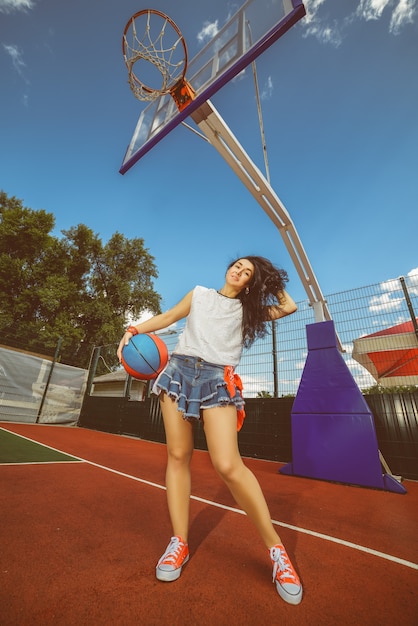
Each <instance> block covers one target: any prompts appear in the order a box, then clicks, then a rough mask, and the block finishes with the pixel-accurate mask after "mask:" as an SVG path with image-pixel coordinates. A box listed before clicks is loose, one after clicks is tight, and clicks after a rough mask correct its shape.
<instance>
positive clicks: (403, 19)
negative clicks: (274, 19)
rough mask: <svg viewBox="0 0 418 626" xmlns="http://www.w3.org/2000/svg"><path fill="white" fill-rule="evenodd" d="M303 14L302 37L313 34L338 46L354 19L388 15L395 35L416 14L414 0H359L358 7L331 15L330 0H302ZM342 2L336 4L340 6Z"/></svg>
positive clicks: (391, 29) (332, 7)
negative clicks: (342, 14)
mask: <svg viewBox="0 0 418 626" xmlns="http://www.w3.org/2000/svg"><path fill="white" fill-rule="evenodd" d="M304 5H305V8H306V17H305V18H304V19H303V20H302V22H301V23H302V26H303V28H304V36H305V37H316V39H318V40H319V41H320V42H321V43H325V44H331V45H334V46H335V47H338V46H339V45H340V44H341V43H342V40H343V37H344V35H345V33H346V31H347V29H348V28H349V27H350V26H351V25H352V24H353V23H354V22H355V21H356V20H361V21H366V22H368V21H370V20H374V21H377V20H380V19H382V18H383V17H388V18H389V26H388V30H389V32H390V33H391V34H393V35H398V34H399V33H400V31H401V30H402V28H404V27H405V26H406V25H407V24H412V23H413V22H414V20H415V18H416V16H417V0H359V1H358V4H357V7H356V8H355V9H354V11H352V12H351V13H348V14H347V15H346V16H341V15H340V16H338V17H333V16H332V15H331V11H332V10H334V11H335V7H336V4H335V2H333V0H304ZM340 7H341V4H339V7H338V8H340Z"/></svg>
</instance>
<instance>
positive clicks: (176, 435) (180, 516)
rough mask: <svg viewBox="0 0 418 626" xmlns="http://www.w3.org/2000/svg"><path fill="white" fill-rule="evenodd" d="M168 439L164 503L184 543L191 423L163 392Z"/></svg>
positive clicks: (191, 437)
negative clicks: (165, 496)
mask: <svg viewBox="0 0 418 626" xmlns="http://www.w3.org/2000/svg"><path fill="white" fill-rule="evenodd" d="M160 404H161V411H162V414H163V420H164V428H165V435H166V440H167V457H168V458H167V469H166V487H167V504H168V511H169V514H170V519H171V525H172V527H173V535H179V536H180V537H181V538H182V539H183V540H184V541H185V542H186V543H187V538H188V533H189V509H190V490H191V476H190V461H191V459H192V455H193V446H194V441H193V425H192V423H191V422H189V421H187V420H184V419H183V417H182V414H181V413H180V412H179V411H177V403H176V402H175V401H174V400H172V399H171V398H169V397H168V396H167V394H165V393H163V394H162V395H161V399H160Z"/></svg>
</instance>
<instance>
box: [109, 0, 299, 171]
mask: <svg viewBox="0 0 418 626" xmlns="http://www.w3.org/2000/svg"><path fill="white" fill-rule="evenodd" d="M291 3H292V6H293V10H291V11H290V12H289V13H288V14H287V15H286V16H284V17H283V18H282V19H281V20H280V21H279V22H278V23H277V24H275V25H274V27H272V28H271V29H270V30H269V31H268V32H267V33H266V34H265V35H264V37H262V38H261V39H259V40H258V42H256V44H255V45H254V46H253V47H251V48H250V49H249V50H248V51H247V52H246V53H245V54H243V55H242V56H241V57H240V58H239V59H238V60H237V61H236V62H235V63H233V64H232V65H231V66H230V67H229V68H228V69H227V70H225V72H223V73H222V74H220V76H219V77H218V78H216V79H215V80H214V81H213V82H212V83H211V84H210V85H209V86H208V87H207V89H205V90H204V91H203V92H202V93H200V94H199V95H198V96H196V98H195V100H193V101H192V102H191V103H190V104H189V105H188V106H187V107H186V108H185V109H184V110H183V111H181V112H180V111H179V112H178V114H177V115H175V117H173V118H172V119H171V120H170V121H169V122H168V123H167V124H166V125H165V126H163V128H161V130H159V131H158V132H156V133H155V134H154V135H153V136H152V137H151V138H150V139H149V140H148V141H146V142H145V143H144V144H143V145H142V146H141V147H140V148H139V149H138V150H137V151H136V152H135V153H134V154H133V155H132V157H130V158H129V159H127V160H124V162H123V164H122V166H121V168H120V170H119V172H120V173H121V174H125V173H126V172H127V171H128V170H130V169H131V167H133V165H135V163H137V162H138V161H139V160H140V159H141V158H142V157H143V156H144V155H145V154H146V153H147V152H149V151H150V150H151V149H152V148H153V147H154V146H155V145H156V144H157V143H158V142H159V141H161V139H163V138H164V137H165V136H166V135H168V133H170V132H171V131H172V130H173V129H174V128H176V126H178V125H179V124H181V122H183V121H184V120H185V119H186V118H187V117H189V115H191V113H193V112H194V111H196V110H197V109H198V108H199V107H200V106H202V105H203V104H204V103H205V102H206V101H207V100H209V98H211V97H212V96H213V95H214V94H215V93H216V92H217V91H219V90H220V89H221V88H222V87H224V86H225V85H226V84H227V83H228V82H229V81H231V80H232V79H233V78H234V77H235V76H237V75H238V74H239V73H240V72H242V70H244V69H245V68H246V67H247V66H248V65H249V64H250V63H252V62H253V61H254V60H255V59H256V58H257V57H258V56H260V54H262V53H263V52H265V50H267V49H268V48H269V47H270V46H271V45H272V44H273V43H274V42H275V41H277V40H278V39H279V38H280V37H282V36H283V35H284V34H285V33H286V32H287V31H288V30H289V29H290V28H291V27H292V26H294V24H296V23H297V22H298V21H299V20H300V19H301V18H302V17H304V16H305V15H306V11H305V7H304V5H303V2H302V0H291ZM186 78H187V76H186ZM192 86H193V85H192ZM128 149H129V148H128Z"/></svg>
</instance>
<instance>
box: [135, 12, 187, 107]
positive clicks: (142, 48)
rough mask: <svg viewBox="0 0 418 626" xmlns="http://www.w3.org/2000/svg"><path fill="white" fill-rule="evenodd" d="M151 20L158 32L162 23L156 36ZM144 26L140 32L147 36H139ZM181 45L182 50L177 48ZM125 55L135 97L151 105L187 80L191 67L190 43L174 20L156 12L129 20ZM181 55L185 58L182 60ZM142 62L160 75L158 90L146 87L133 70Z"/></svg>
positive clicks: (141, 13) (139, 15)
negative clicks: (181, 81) (186, 75)
mask: <svg viewBox="0 0 418 626" xmlns="http://www.w3.org/2000/svg"><path fill="white" fill-rule="evenodd" d="M151 21H152V22H153V25H154V31H155V30H156V29H155V24H156V23H157V22H162V26H161V28H160V29H159V32H158V33H157V34H156V35H155V36H153V35H152V32H151V26H152V24H151ZM144 23H145V24H144ZM140 26H141V31H140V32H141V33H143V34H141V35H138V32H139V27H140ZM158 28H159V27H157V31H158ZM166 29H167V30H168V32H166ZM144 31H145V32H144ZM164 39H165V40H166V41H164ZM179 44H180V48H179V49H177V47H178V45H179ZM123 56H124V59H125V63H126V66H127V68H128V74H129V85H130V88H131V90H132V92H133V94H134V95H135V97H136V98H138V100H144V101H148V102H152V101H154V100H156V99H157V98H158V97H159V96H161V95H163V94H166V93H169V92H170V90H171V89H172V87H173V86H174V85H175V84H176V83H178V81H179V80H181V79H182V78H183V76H184V74H185V71H186V67H187V50H186V44H185V42H184V39H183V36H182V34H181V32H180V31H179V30H178V28H177V27H176V25H175V24H174V22H172V21H171V20H170V18H168V17H167V16H165V15H164V14H162V13H159V12H154V11H152V10H149V11H141V12H140V13H137V14H136V15H134V16H133V17H132V18H131V19H130V20H129V22H128V24H127V26H126V28H125V32H124V34H123ZM179 56H181V57H182V58H180V59H179ZM140 59H142V60H144V61H149V63H151V64H152V65H153V66H154V67H155V68H156V69H157V70H158V71H159V72H160V74H161V78H162V81H161V85H160V86H158V87H157V88H155V87H152V86H150V85H146V84H145V83H143V82H142V81H141V80H140V79H139V78H138V77H137V76H136V75H135V74H134V71H133V67H134V65H135V63H136V62H137V61H139V60H140Z"/></svg>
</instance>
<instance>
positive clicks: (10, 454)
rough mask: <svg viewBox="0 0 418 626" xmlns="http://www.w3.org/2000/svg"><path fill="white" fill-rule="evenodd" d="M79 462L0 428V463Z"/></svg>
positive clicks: (67, 455) (74, 458)
mask: <svg viewBox="0 0 418 626" xmlns="http://www.w3.org/2000/svg"><path fill="white" fill-rule="evenodd" d="M69 461H71V462H75V461H76V462H79V463H80V462H81V461H80V459H78V458H76V457H73V456H70V455H69V454H64V453H63V452H59V451H58V450H54V449H53V448H49V447H48V446H45V445H43V444H41V443H37V442H35V441H31V440H30V439H26V438H25V437H22V436H21V435H16V434H15V433H12V432H10V431H8V430H5V429H3V428H0V464H2V463H63V462H64V463H65V462H67V463H68V462H69Z"/></svg>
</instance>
